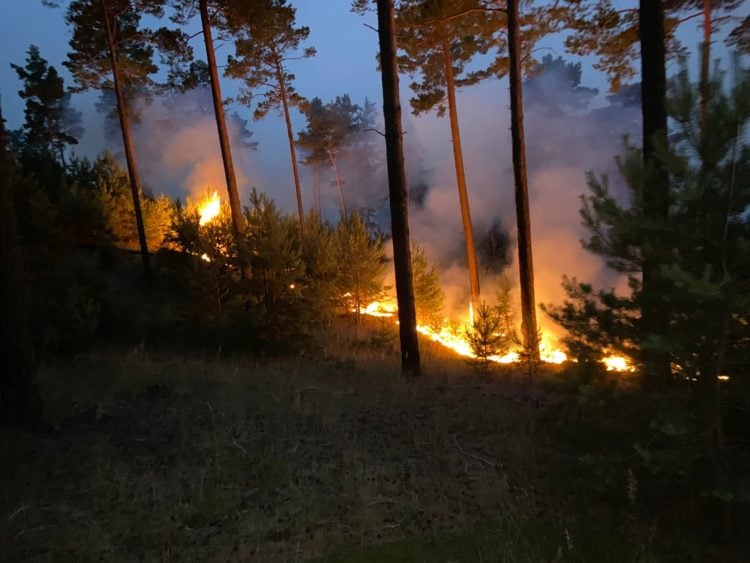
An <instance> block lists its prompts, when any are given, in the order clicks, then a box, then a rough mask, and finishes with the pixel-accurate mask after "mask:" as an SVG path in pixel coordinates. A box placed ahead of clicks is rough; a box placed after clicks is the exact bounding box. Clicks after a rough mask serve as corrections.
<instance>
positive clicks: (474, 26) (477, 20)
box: [397, 0, 505, 116]
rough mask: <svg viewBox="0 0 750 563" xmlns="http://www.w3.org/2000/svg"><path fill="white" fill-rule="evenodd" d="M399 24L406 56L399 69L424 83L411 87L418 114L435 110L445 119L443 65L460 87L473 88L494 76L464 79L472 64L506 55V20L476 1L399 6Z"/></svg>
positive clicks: (419, 0)
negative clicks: (495, 52) (494, 53)
mask: <svg viewBox="0 0 750 563" xmlns="http://www.w3.org/2000/svg"><path fill="white" fill-rule="evenodd" d="M459 14H462V15H460V16H458V15H459ZM398 20H399V23H400V25H399V26H397V29H398V45H399V48H400V49H402V50H403V51H404V53H405V55H404V56H402V57H400V58H399V66H400V68H401V70H402V71H406V72H408V73H409V74H410V75H412V76H414V75H417V74H419V75H420V78H421V81H420V82H417V81H414V82H412V84H411V85H410V86H411V89H412V90H413V91H414V92H415V94H416V96H415V97H414V98H412V99H411V100H410V101H411V106H412V109H413V110H414V113H415V114H420V113H423V112H426V111H430V110H431V109H433V108H435V107H437V110H438V114H439V115H441V116H442V115H443V114H444V113H445V109H446V106H445V95H446V87H447V84H446V80H447V77H446V72H445V65H448V64H450V65H451V66H452V68H453V74H454V75H455V76H456V82H457V85H458V86H464V85H469V84H473V83H475V82H477V81H479V80H480V79H481V78H486V77H487V76H489V75H490V74H491V73H490V72H489V71H488V70H487V69H482V70H480V71H473V72H468V73H467V74H466V75H465V76H463V73H464V71H465V69H466V68H467V67H468V66H469V64H470V63H471V61H472V60H473V59H474V58H475V57H476V56H477V55H484V54H486V53H488V52H489V51H490V50H491V49H494V48H500V49H502V48H503V47H502V45H504V42H505V40H504V38H503V36H502V34H501V33H500V32H501V30H502V29H503V26H504V24H505V18H504V16H503V15H502V14H501V13H500V12H499V11H497V10H489V9H485V6H483V3H482V2H478V1H477V0H460V1H458V2H456V1H453V0H410V1H408V2H401V3H400V4H399V9H398Z"/></svg>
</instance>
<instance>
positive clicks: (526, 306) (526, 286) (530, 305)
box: [508, 0, 539, 362]
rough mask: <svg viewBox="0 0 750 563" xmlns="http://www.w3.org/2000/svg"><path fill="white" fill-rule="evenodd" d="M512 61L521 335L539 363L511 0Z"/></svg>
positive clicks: (516, 31)
mask: <svg viewBox="0 0 750 563" xmlns="http://www.w3.org/2000/svg"><path fill="white" fill-rule="evenodd" d="M508 59H509V62H510V69H509V74H508V78H509V81H510V133H511V139H512V145H513V177H514V179H515V188H516V223H517V230H518V271H519V274H520V287H521V321H522V326H521V332H522V335H523V346H524V349H525V350H526V352H527V353H528V355H529V360H530V361H531V362H537V361H539V337H538V333H539V331H538V329H537V324H536V299H535V297H534V261H533V257H532V253H531V216H530V213H529V187H528V182H527V180H526V141H525V139H524V129H523V89H522V86H521V81H522V76H521V38H520V30H519V25H518V0H508Z"/></svg>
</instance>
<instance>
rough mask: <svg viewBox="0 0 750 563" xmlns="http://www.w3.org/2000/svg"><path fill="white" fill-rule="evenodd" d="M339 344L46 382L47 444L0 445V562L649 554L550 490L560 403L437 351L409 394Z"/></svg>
mask: <svg viewBox="0 0 750 563" xmlns="http://www.w3.org/2000/svg"><path fill="white" fill-rule="evenodd" d="M368 338H369V337H368ZM350 344H351V341H350ZM332 346H333V347H336V346H339V349H338V350H337V352H339V353H340V354H341V355H340V356H339V358H340V359H338V360H336V361H316V360H314V359H312V358H300V359H294V360H285V361H281V360H280V361H275V362H271V363H264V364H258V363H255V362H252V361H249V360H246V359H221V358H218V359H217V358H186V357H177V356H162V355H159V354H156V353H144V352H143V350H141V349H136V350H133V351H130V352H121V351H120V352H112V351H109V352H100V353H96V354H88V355H86V356H82V357H79V358H77V359H76V360H75V361H73V362H71V363H69V364H67V365H65V366H61V367H56V368H47V369H45V370H44V371H43V373H42V375H41V382H40V383H41V387H42V389H44V390H45V400H46V404H47V408H48V413H49V417H50V424H51V426H50V428H49V429H48V431H47V432H46V433H45V434H44V435H42V436H41V437H32V436H29V435H26V434H23V433H7V432H6V433H4V434H2V435H0V436H2V443H0V454H1V455H2V460H3V461H2V466H1V467H0V491H2V492H1V493H0V520H2V525H1V526H0V559H2V560H5V561H16V560H99V559H106V560H123V561H124V560H133V559H143V560H165V561H166V560H190V561H206V560H222V561H224V560H257V561H302V560H311V559H318V560H321V561H478V560H484V561H539V560H548V561H551V560H563V559H565V560H578V561H580V560H592V561H593V560H603V558H605V559H607V560H610V561H612V560H623V561H630V560H633V559H634V558H636V557H637V556H638V554H640V555H643V556H647V554H646V553H645V552H644V551H643V548H642V545H643V542H641V541H640V540H639V541H638V542H634V541H631V540H632V538H629V537H628V536H627V534H626V533H625V532H624V531H623V530H622V529H621V528H620V527H619V525H618V524H617V523H616V522H615V523H613V522H608V521H604V520H601V519H594V520H593V521H592V520H591V519H590V512H589V510H590V507H578V508H574V507H573V505H572V504H571V502H570V501H569V499H567V498H566V496H565V494H564V493H562V492H560V491H554V490H552V489H551V486H553V484H554V470H551V468H553V467H556V466H560V464H564V463H566V459H565V456H564V454H563V453H562V452H561V451H560V450H559V448H557V447H556V444H554V443H553V442H552V438H551V437H550V435H549V434H548V433H547V432H546V431H545V429H544V427H543V425H542V424H541V421H542V420H543V419H544V416H543V415H544V413H545V411H547V410H548V409H549V408H550V405H551V404H552V403H551V398H550V397H549V396H546V395H544V394H543V393H542V392H541V391H538V390H531V389H529V388H526V387H524V386H523V385H521V384H519V383H515V382H514V379H516V376H514V375H513V374H512V373H510V372H505V373H496V374H494V375H492V376H481V377H480V376H477V375H474V374H472V372H471V370H469V369H468V368H467V367H466V366H465V364H464V363H463V362H462V361H461V360H455V359H450V358H447V357H441V354H442V353H441V352H439V351H438V350H437V349H434V348H430V347H425V350H426V352H425V363H426V364H427V365H428V366H432V373H431V375H430V377H426V378H423V379H421V380H420V381H417V382H405V381H403V380H401V379H400V378H399V377H397V369H396V366H395V365H394V364H393V363H392V362H393V359H392V358H393V356H392V354H390V353H389V352H387V350H385V349H381V350H380V351H378V347H377V346H375V347H368V348H367V351H363V350H357V351H355V352H351V348H350V353H349V355H348V356H347V355H346V354H344V353H343V352H344V351H345V349H346V341H345V339H343V338H342V339H341V340H340V342H339V343H338V344H337V343H336V340H335V339H334V341H333V344H332ZM386 357H388V358H390V359H389V360H388V361H385V358H386ZM438 367H441V368H442V369H437V368H438ZM518 379H522V377H521V376H518ZM579 508H580V513H579V512H578V510H579Z"/></svg>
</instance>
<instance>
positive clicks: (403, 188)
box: [377, 0, 422, 376]
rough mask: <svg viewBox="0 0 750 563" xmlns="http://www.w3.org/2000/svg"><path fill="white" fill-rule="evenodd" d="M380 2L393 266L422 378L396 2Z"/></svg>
mask: <svg viewBox="0 0 750 563" xmlns="http://www.w3.org/2000/svg"><path fill="white" fill-rule="evenodd" d="M377 2H378V4H377V5H378V38H379V42H380V69H381V70H380V76H381V79H382V83H383V117H384V120H385V147H386V159H387V162H388V195H389V198H390V207H391V232H392V234H393V263H394V268H395V270H396V299H397V301H398V320H399V326H398V329H399V337H400V341H401V372H402V373H403V374H404V375H408V376H418V375H420V374H421V369H422V368H421V363H420V358H419V342H418V340H417V315H416V311H415V308H414V286H413V278H412V271H411V247H410V244H409V190H408V186H407V184H406V166H405V165H404V137H403V131H402V128H401V98H400V95H399V84H398V68H397V63H396V53H397V50H396V29H395V27H396V25H395V13H394V6H393V2H394V0H377Z"/></svg>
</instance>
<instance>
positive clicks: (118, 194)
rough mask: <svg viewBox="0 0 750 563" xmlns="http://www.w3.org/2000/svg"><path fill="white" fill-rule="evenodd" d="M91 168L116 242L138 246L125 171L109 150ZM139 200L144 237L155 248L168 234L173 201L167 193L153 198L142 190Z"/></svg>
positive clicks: (100, 200) (105, 216)
mask: <svg viewBox="0 0 750 563" xmlns="http://www.w3.org/2000/svg"><path fill="white" fill-rule="evenodd" d="M94 171H95V173H96V177H97V186H98V188H99V202H100V205H101V210H102V213H103V215H104V220H105V221H106V226H107V229H108V230H109V232H110V233H111V235H112V238H113V240H114V241H115V242H116V243H117V244H118V245H120V246H122V247H124V248H128V249H131V250H137V249H138V248H139V244H138V230H137V227H136V223H135V211H134V208H133V197H132V194H131V188H130V179H129V178H128V174H127V171H126V170H125V169H123V168H122V167H120V166H119V164H117V162H116V161H115V159H114V157H113V156H112V154H110V153H105V154H104V155H102V156H100V157H99V158H98V159H97V161H96V163H95V164H94ZM140 201H141V212H142V213H143V226H144V228H145V230H146V240H147V241H148V245H149V250H151V251H152V252H154V251H156V250H158V249H159V248H160V247H161V246H162V244H163V242H164V241H165V239H166V237H167V234H168V231H169V228H170V226H171V224H172V222H173V218H174V213H175V208H174V203H173V201H172V200H171V199H170V198H168V197H166V196H160V197H156V198H155V197H152V196H149V195H146V194H141V197H140Z"/></svg>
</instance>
